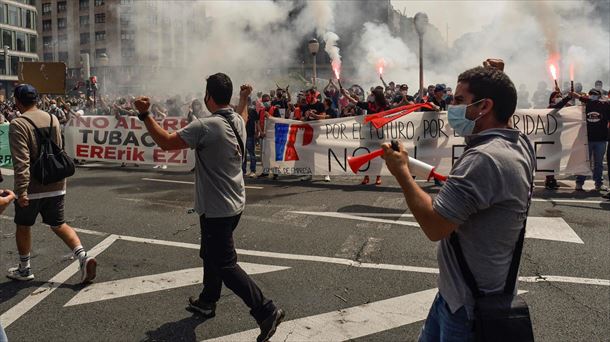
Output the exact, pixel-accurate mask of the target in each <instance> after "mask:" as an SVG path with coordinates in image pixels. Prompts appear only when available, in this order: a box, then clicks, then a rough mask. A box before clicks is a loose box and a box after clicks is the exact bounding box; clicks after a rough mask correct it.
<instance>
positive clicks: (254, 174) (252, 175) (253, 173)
mask: <svg viewBox="0 0 610 342" xmlns="http://www.w3.org/2000/svg"><path fill="white" fill-rule="evenodd" d="M248 177H250V178H256V172H250V173H249V174H248Z"/></svg>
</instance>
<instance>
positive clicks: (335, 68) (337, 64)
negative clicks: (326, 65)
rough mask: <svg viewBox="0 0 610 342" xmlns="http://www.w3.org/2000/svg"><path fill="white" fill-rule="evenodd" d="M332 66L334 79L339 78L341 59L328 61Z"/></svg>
mask: <svg viewBox="0 0 610 342" xmlns="http://www.w3.org/2000/svg"><path fill="white" fill-rule="evenodd" d="M330 65H331V66H332V68H333V73H334V74H335V78H336V79H340V76H341V61H338V60H334V61H332V62H331V63H330Z"/></svg>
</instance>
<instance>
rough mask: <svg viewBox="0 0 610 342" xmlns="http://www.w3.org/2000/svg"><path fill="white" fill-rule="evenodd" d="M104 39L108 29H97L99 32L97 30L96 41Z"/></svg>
mask: <svg viewBox="0 0 610 342" xmlns="http://www.w3.org/2000/svg"><path fill="white" fill-rule="evenodd" d="M103 40H106V31H97V32H95V41H96V42H101V41H103Z"/></svg>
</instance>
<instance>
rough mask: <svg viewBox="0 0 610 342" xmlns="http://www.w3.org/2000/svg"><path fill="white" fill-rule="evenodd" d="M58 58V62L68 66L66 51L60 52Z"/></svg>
mask: <svg viewBox="0 0 610 342" xmlns="http://www.w3.org/2000/svg"><path fill="white" fill-rule="evenodd" d="M58 57H59V58H58V59H59V61H60V62H64V63H66V64H68V52H67V51H60V52H59V55H58Z"/></svg>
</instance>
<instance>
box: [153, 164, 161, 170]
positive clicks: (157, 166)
mask: <svg viewBox="0 0 610 342" xmlns="http://www.w3.org/2000/svg"><path fill="white" fill-rule="evenodd" d="M160 167H161V165H155V166H153V169H158V168H160Z"/></svg>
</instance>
